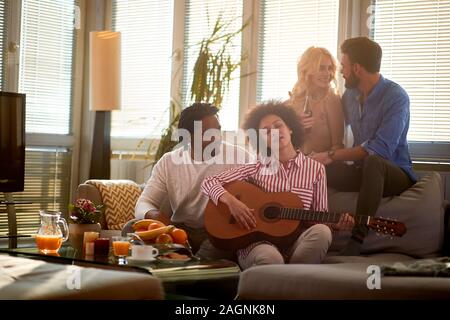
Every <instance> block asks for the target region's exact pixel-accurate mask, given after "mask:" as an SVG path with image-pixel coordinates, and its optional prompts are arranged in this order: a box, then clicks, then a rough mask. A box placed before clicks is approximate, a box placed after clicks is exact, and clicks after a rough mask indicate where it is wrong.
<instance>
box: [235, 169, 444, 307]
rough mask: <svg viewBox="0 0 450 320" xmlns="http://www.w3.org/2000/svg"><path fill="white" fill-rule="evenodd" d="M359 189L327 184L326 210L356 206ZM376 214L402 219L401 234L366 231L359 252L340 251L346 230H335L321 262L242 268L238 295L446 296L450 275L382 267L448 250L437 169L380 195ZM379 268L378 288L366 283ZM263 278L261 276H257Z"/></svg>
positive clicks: (426, 259) (426, 258) (347, 209)
mask: <svg viewBox="0 0 450 320" xmlns="http://www.w3.org/2000/svg"><path fill="white" fill-rule="evenodd" d="M356 199H357V193H345V192H337V191H335V190H329V207H330V211H336V212H354V211H353V210H354V208H355V206H356ZM377 216H384V217H390V218H396V219H398V221H402V222H404V223H405V225H406V227H407V232H406V234H405V235H404V236H403V237H401V238H393V239H391V238H390V237H386V236H379V235H376V234H375V233H374V232H372V231H370V232H369V236H368V237H367V238H366V240H365V242H364V244H363V251H362V255H361V256H339V255H338V254H337V253H338V252H339V250H340V249H342V248H343V246H344V245H345V243H346V241H347V240H348V238H349V237H350V234H349V233H340V234H335V235H333V242H332V245H331V248H330V250H329V253H328V255H327V257H326V258H325V260H324V261H323V263H322V264H320V265H307V264H303V265H300V264H298V265H266V266H256V267H253V268H250V269H248V270H246V271H244V272H242V273H241V276H240V281H239V287H238V297H239V298H240V299H298V300H300V299H305V300H310V299H369V300H373V299H449V298H450V277H429V276H427V277H423V276H410V275H405V274H402V275H389V276H388V275H383V274H382V270H383V269H382V268H383V267H392V266H394V267H395V266H399V265H400V266H407V265H408V264H411V263H419V262H420V263H428V262H430V261H431V260H430V259H435V258H437V257H442V256H448V255H449V248H450V206H449V204H448V203H447V202H446V201H444V199H443V186H442V181H441V177H440V175H439V174H438V173H430V174H428V175H426V176H424V177H422V178H421V179H420V180H419V181H418V182H417V183H416V184H415V185H414V186H412V187H411V188H410V189H408V190H406V191H405V192H403V193H402V194H401V195H399V196H396V197H390V198H384V199H383V201H382V203H381V205H380V207H379V209H378V211H377ZM374 268H379V269H377V270H379V271H380V273H381V274H380V280H379V288H373V286H372V285H371V284H370V283H368V282H371V280H373V278H370V276H372V275H374V270H375V269H374ZM261 279H264V281H261Z"/></svg>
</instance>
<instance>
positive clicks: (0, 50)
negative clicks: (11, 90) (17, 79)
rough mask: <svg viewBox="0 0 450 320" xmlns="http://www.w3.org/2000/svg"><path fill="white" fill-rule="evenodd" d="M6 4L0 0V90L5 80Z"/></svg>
mask: <svg viewBox="0 0 450 320" xmlns="http://www.w3.org/2000/svg"><path fill="white" fill-rule="evenodd" d="M6 5H7V2H6V1H5V0H0V88H1V89H3V88H4V79H5V64H6V58H7V48H8V45H7V40H6V39H7V25H6V12H7V7H6Z"/></svg>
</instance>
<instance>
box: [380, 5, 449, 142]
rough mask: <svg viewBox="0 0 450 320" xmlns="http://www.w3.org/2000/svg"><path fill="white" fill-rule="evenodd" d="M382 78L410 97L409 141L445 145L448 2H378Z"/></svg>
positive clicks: (447, 90)
mask: <svg viewBox="0 0 450 320" xmlns="http://www.w3.org/2000/svg"><path fill="white" fill-rule="evenodd" d="M374 5H375V15H374V19H373V21H374V25H373V30H372V34H373V38H374V40H375V41H377V42H378V43H379V44H380V45H381V48H382V49H383V58H382V61H381V73H382V74H383V75H384V76H385V77H387V78H389V79H391V80H393V81H395V82H397V83H398V84H400V85H401V86H402V87H403V88H404V89H405V90H406V91H407V92H408V94H409V97H410V103H411V107H410V108H411V121H410V129H409V133H408V140H409V141H441V142H442V141H446V142H449V141H450V89H449V88H450V55H449V51H450V33H449V30H450V1H448V0H433V1H424V0H422V1H410V0H403V1H399V0H389V1H386V0H377V1H376V2H374Z"/></svg>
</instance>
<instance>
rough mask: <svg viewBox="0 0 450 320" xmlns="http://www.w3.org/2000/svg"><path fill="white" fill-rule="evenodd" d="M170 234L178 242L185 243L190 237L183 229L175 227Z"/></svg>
mask: <svg viewBox="0 0 450 320" xmlns="http://www.w3.org/2000/svg"><path fill="white" fill-rule="evenodd" d="M170 235H171V236H172V238H173V242H175V243H178V244H185V243H186V240H187V239H188V236H187V233H186V231H184V230H183V229H178V228H175V229H173V230H172V232H171V233H170Z"/></svg>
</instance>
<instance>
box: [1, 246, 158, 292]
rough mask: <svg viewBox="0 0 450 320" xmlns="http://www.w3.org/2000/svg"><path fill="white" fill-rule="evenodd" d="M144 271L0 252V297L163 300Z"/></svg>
mask: <svg viewBox="0 0 450 320" xmlns="http://www.w3.org/2000/svg"><path fill="white" fill-rule="evenodd" d="M163 298H164V290H163V287H162V284H161V281H160V280H159V279H157V278H155V277H152V276H150V275H147V274H142V273H137V272H124V271H113V270H105V269H97V268H87V267H78V266H72V265H65V264H55V263H49V262H45V261H41V260H34V259H27V258H20V257H13V256H9V255H2V254H0V300H47V299H50V300H55V299H57V300H68V299H83V300H93V299H102V300H111V299H120V300H124V299H126V300H137V299H139V300H153V299H158V300H159V299H163Z"/></svg>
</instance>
